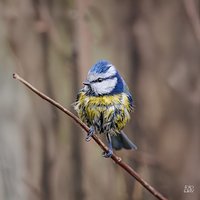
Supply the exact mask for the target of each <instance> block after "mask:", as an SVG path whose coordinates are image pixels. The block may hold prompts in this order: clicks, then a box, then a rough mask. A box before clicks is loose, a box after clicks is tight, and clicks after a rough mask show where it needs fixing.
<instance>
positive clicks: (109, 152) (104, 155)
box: [102, 149, 113, 158]
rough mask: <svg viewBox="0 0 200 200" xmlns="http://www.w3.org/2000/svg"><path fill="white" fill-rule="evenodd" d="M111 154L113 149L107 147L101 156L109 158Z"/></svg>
mask: <svg viewBox="0 0 200 200" xmlns="http://www.w3.org/2000/svg"><path fill="white" fill-rule="evenodd" d="M112 155H113V151H112V150H111V149H109V150H108V151H107V152H103V154H102V156H103V157H104V158H110V157H111V156H112Z"/></svg>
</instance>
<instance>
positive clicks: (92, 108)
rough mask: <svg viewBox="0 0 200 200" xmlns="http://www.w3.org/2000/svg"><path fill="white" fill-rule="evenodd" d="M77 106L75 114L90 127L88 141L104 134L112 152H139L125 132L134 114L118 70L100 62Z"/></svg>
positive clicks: (106, 62) (107, 63)
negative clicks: (93, 136)
mask: <svg viewBox="0 0 200 200" xmlns="http://www.w3.org/2000/svg"><path fill="white" fill-rule="evenodd" d="M84 85H85V86H84V88H82V89H81V90H80V92H79V94H78V96H77V100H76V102H75V106H74V108H75V110H76V111H77V113H78V116H79V117H80V119H81V120H82V121H83V122H84V123H86V124H87V125H88V126H89V127H90V131H89V133H88V136H87V138H86V140H87V141H89V140H90V138H91V136H92V134H94V132H95V133H104V134H106V136H107V140H108V143H109V152H107V153H104V156H105V157H110V156H111V155H112V147H113V148H114V149H117V150H119V149H121V148H126V149H136V146H135V145H134V144H133V143H132V142H131V141H130V140H129V139H128V137H127V136H126V135H125V134H124V133H123V132H122V129H123V128H124V127H125V125H126V123H127V122H128V120H129V119H130V112H131V111H132V110H133V100H132V96H131V94H130V92H129V90H128V87H127V85H126V83H125V81H124V80H123V78H122V77H121V76H120V74H119V72H118V71H117V70H116V69H115V67H114V66H113V65H112V64H111V63H110V62H108V61H105V60H101V61H98V62H97V63H96V64H95V65H93V66H92V67H91V69H90V70H89V72H88V76H87V80H86V81H85V82H84Z"/></svg>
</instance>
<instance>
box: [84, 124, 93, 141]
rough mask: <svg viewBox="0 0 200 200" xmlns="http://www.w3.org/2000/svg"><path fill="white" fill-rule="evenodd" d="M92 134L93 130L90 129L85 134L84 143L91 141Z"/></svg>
mask: <svg viewBox="0 0 200 200" xmlns="http://www.w3.org/2000/svg"><path fill="white" fill-rule="evenodd" d="M93 134H94V128H93V127H91V128H90V130H89V131H88V134H87V136H86V138H85V141H86V142H89V141H90V140H91V139H92V136H93Z"/></svg>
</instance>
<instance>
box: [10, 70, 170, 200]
mask: <svg viewBox="0 0 200 200" xmlns="http://www.w3.org/2000/svg"><path fill="white" fill-rule="evenodd" d="M13 78H14V79H17V80H19V81H20V82H22V83H23V84H24V85H26V86H27V87H28V88H29V89H30V90H32V91H33V92H34V93H36V94H37V95H38V96H40V97H41V98H42V99H44V100H46V101H48V102H49V103H50V104H52V105H54V106H55V107H57V108H58V109H60V110H61V111H63V112H64V113H65V114H67V115H68V116H69V117H70V118H72V119H73V120H74V121H75V122H76V123H77V124H79V125H80V126H81V128H82V129H84V130H85V131H86V132H88V131H89V128H88V126H86V125H85V124H84V123H83V122H82V121H81V120H80V119H79V118H78V117H76V116H75V115H74V114H73V113H71V112H70V111H69V110H67V109H66V108H64V107H63V106H62V105H60V104H59V103H58V102H56V101H54V100H53V99H51V98H50V97H48V96H46V95H45V94H43V93H42V92H40V91H39V90H37V89H36V88H35V87H33V86H32V85H31V84H30V83H28V82H27V81H25V80H24V79H23V78H21V77H20V76H19V75H18V74H13ZM92 138H93V139H94V141H95V142H96V143H97V144H98V145H99V146H100V147H101V149H102V150H103V151H108V148H107V146H106V145H105V144H104V143H103V142H102V141H101V140H100V139H99V138H98V137H97V136H96V135H93V136H92ZM111 159H112V160H114V161H115V163H116V164H118V165H119V166H121V167H122V168H123V169H124V170H125V171H126V172H128V174H130V175H131V176H132V177H134V178H135V179H136V180H137V181H138V182H139V183H140V184H141V185H142V186H143V187H145V188H146V189H147V190H148V191H149V192H150V193H151V194H153V195H154V196H155V197H156V198H157V199H160V200H168V199H167V198H165V197H164V196H163V195H162V194H161V193H160V192H158V191H157V190H156V189H155V188H153V187H152V186H151V185H149V184H148V183H147V182H146V181H145V180H143V179H142V178H141V177H140V175H139V174H138V173H137V172H136V171H135V170H134V169H132V168H131V167H130V166H129V165H128V164H126V163H125V162H123V161H122V159H121V158H120V157H118V156H117V155H115V154H113V155H112V156H111Z"/></svg>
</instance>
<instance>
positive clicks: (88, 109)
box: [75, 92, 131, 131]
mask: <svg viewBox="0 0 200 200" xmlns="http://www.w3.org/2000/svg"><path fill="white" fill-rule="evenodd" d="M75 110H76V111H77V112H78V115H79V117H80V118H81V120H82V121H83V122H85V123H86V124H87V125H88V126H91V125H96V126H99V127H100V128H102V129H106V128H113V129H116V130H114V131H120V130H121V129H122V128H124V126H125V125H126V123H127V121H128V120H129V119H130V115H129V113H130V112H131V106H130V103H129V100H128V97H127V95H126V94H124V93H122V94H117V95H112V96H108V95H106V96H97V97H95V96H87V95H85V93H84V92H81V93H80V94H79V98H78V101H77V102H76V105H75ZM107 124H109V126H110V127H106V126H107ZM104 126H105V127H104Z"/></svg>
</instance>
